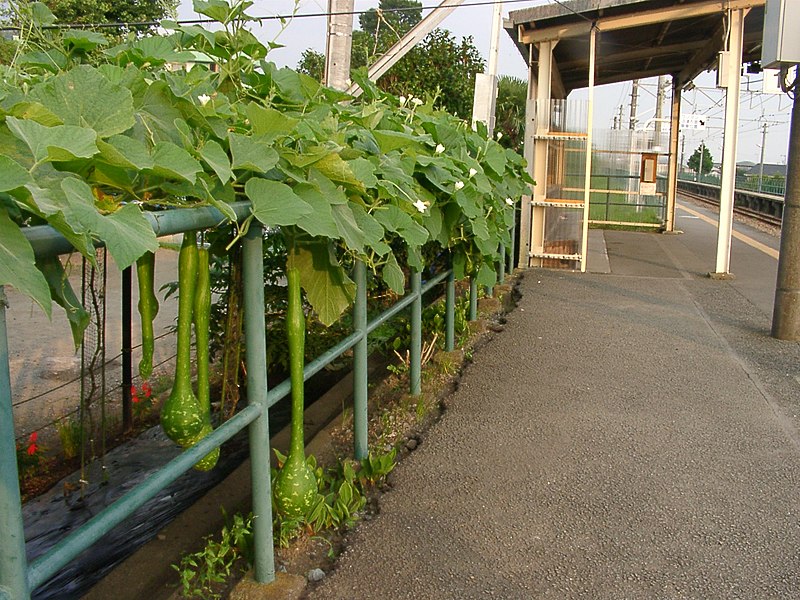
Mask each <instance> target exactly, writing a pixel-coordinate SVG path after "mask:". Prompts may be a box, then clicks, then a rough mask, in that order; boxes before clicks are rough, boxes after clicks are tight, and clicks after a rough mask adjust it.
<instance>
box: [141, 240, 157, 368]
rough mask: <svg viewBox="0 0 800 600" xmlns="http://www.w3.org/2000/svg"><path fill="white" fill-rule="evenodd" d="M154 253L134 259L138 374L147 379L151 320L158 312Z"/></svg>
mask: <svg viewBox="0 0 800 600" xmlns="http://www.w3.org/2000/svg"><path fill="white" fill-rule="evenodd" d="M155 264H156V255H155V254H154V253H153V252H145V253H144V254H143V255H142V256H141V257H140V258H139V259H138V260H137V261H136V277H137V279H138V281H139V316H140V317H141V321H142V359H141V360H140V361H139V376H140V377H141V378H142V379H143V380H145V381H147V380H148V379H150V375H152V374H153V350H154V349H155V335H154V334H153V320H154V319H155V318H156V315H157V314H158V298H156V294H155V292H154V287H155V284H154V281H155Z"/></svg>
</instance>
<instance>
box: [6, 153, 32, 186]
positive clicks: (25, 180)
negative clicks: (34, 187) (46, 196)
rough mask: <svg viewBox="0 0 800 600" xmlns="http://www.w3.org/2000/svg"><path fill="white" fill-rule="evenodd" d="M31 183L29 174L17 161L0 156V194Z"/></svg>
mask: <svg viewBox="0 0 800 600" xmlns="http://www.w3.org/2000/svg"><path fill="white" fill-rule="evenodd" d="M29 183H33V179H31V175H30V173H28V171H27V170H26V169H25V168H23V167H22V166H21V165H20V164H19V163H18V162H17V161H15V160H12V159H10V158H9V157H7V156H4V155H2V154H0V192H8V191H11V190H14V189H16V188H18V187H22V186H23V185H27V184H29Z"/></svg>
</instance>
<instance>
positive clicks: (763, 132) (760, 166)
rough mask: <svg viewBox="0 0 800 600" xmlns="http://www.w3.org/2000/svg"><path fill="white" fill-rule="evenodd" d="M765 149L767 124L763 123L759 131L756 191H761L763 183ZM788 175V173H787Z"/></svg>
mask: <svg viewBox="0 0 800 600" xmlns="http://www.w3.org/2000/svg"><path fill="white" fill-rule="evenodd" d="M766 147H767V124H766V123H764V128H763V129H762V130H761V159H760V160H759V161H758V191H759V192H760V191H761V186H762V182H763V181H764V149H765V148H766ZM787 173H788V171H787Z"/></svg>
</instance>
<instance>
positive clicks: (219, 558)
mask: <svg viewBox="0 0 800 600" xmlns="http://www.w3.org/2000/svg"><path fill="white" fill-rule="evenodd" d="M252 547H253V516H252V514H251V515H248V516H246V517H243V516H242V515H240V514H236V515H234V516H233V519H231V520H230V522H229V523H228V525H226V526H225V527H223V528H222V532H221V534H220V537H219V539H216V538H215V537H214V536H208V537H206V545H205V547H204V548H203V549H202V550H200V551H199V552H195V553H193V554H187V555H186V556H184V557H183V558H182V559H181V562H180V564H177V565H172V568H173V569H175V570H176V571H177V572H178V575H179V576H180V588H181V595H182V596H183V597H184V598H203V599H204V600H218V599H219V598H221V597H222V596H221V594H219V593H218V592H216V591H214V586H216V585H221V584H224V583H225V582H226V581H227V579H228V577H230V576H231V574H232V573H233V570H234V568H235V566H236V563H237V561H238V560H239V559H241V558H243V559H245V560H247V562H248V563H250V562H252Z"/></svg>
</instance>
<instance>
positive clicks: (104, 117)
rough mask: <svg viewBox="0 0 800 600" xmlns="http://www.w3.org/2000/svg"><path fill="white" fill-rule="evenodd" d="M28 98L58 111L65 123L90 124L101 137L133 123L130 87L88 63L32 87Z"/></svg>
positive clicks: (120, 130) (129, 126) (55, 111)
mask: <svg viewBox="0 0 800 600" xmlns="http://www.w3.org/2000/svg"><path fill="white" fill-rule="evenodd" d="M31 98H33V99H34V100H38V101H39V102H41V103H42V104H44V105H45V106H46V107H47V108H48V109H49V110H51V111H52V112H53V113H55V114H56V115H58V116H59V117H60V118H61V119H62V120H63V121H64V124H65V125H75V126H81V127H91V128H92V129H94V130H95V131H96V132H97V135H98V136H100V137H108V136H111V135H114V134H115V133H122V132H123V131H125V130H127V129H130V128H131V127H132V126H133V124H134V117H133V96H132V95H131V93H130V91H129V90H127V89H126V88H123V87H121V86H119V85H115V84H113V83H111V82H110V81H109V80H108V79H106V78H105V77H104V76H103V75H102V74H101V73H100V71H98V70H97V69H95V68H94V67H90V66H88V65H82V66H80V67H77V68H75V69H71V70H69V71H67V72H65V73H62V74H59V75H58V76H56V77H53V78H51V79H49V80H47V81H46V82H45V83H43V84H40V85H38V86H36V87H34V88H33V90H31Z"/></svg>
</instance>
